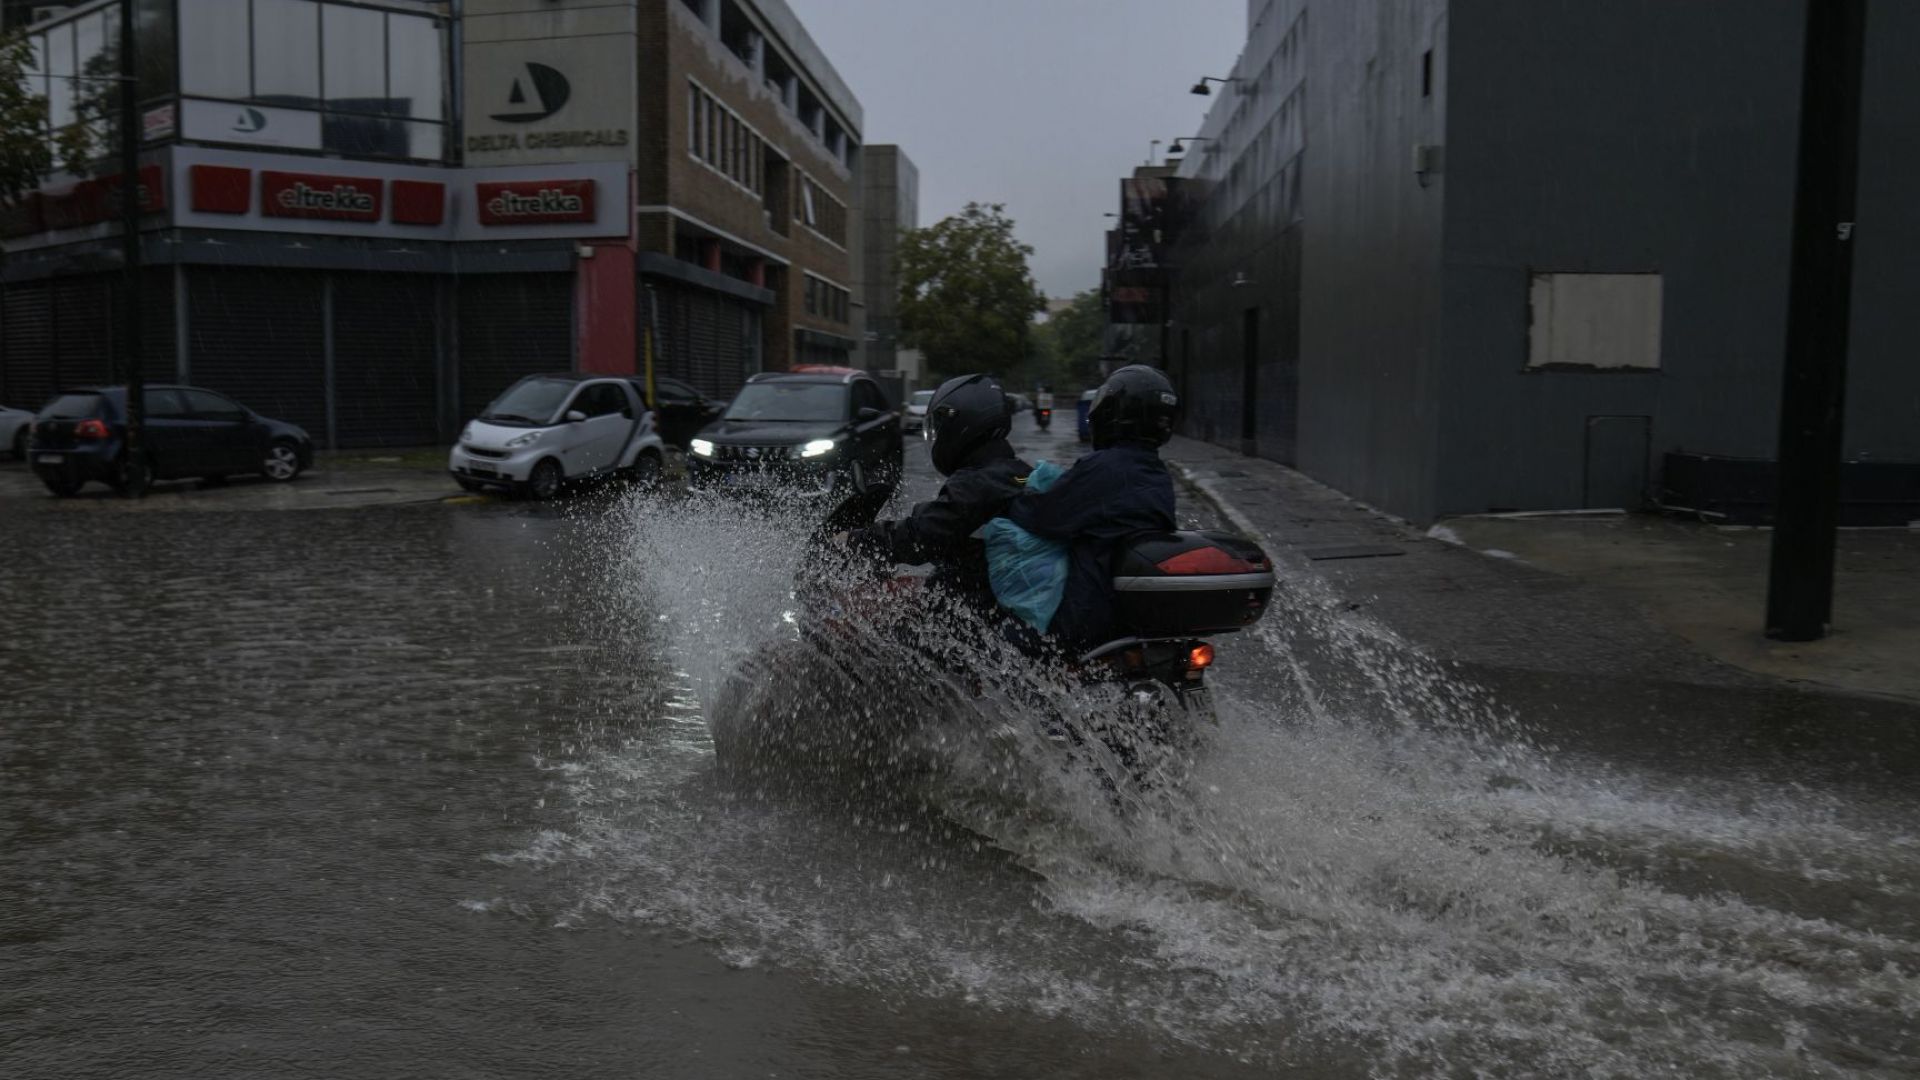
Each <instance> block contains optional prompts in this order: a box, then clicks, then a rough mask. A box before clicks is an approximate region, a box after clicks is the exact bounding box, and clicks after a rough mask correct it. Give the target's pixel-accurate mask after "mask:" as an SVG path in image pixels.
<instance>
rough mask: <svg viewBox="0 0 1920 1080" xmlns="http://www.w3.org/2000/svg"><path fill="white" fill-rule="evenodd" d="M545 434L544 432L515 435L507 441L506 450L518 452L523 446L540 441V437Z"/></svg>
mask: <svg viewBox="0 0 1920 1080" xmlns="http://www.w3.org/2000/svg"><path fill="white" fill-rule="evenodd" d="M545 434H546V432H544V431H529V432H527V433H526V434H525V435H516V436H514V437H513V438H511V439H508V440H507V449H509V450H518V449H519V448H521V447H523V446H532V445H533V444H534V443H537V442H539V441H540V436H542V435H545Z"/></svg>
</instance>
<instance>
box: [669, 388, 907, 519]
mask: <svg viewBox="0 0 1920 1080" xmlns="http://www.w3.org/2000/svg"><path fill="white" fill-rule="evenodd" d="M900 427H901V419H900V415H899V414H898V413H896V412H894V411H893V410H891V409H889V408H888V407H887V396H886V393H885V392H884V391H882V390H881V389H880V384H879V383H877V382H875V381H874V380H873V378H872V377H871V376H869V375H867V374H866V373H865V372H862V371H856V370H853V369H851V368H828V367H803V368H795V369H794V370H792V371H783V372H769V373H766V374H761V375H755V376H754V377H753V378H751V379H749V380H747V385H746V386H744V387H742V388H741V390H740V393H739V394H738V395H736V396H735V397H734V399H733V402H732V404H730V405H728V406H727V411H726V412H725V413H724V414H722V416H721V417H720V419H719V420H718V421H716V422H715V423H713V424H711V425H709V426H708V427H707V429H706V430H705V431H702V432H701V433H700V434H699V436H698V437H696V438H695V439H694V440H693V442H692V445H691V448H690V450H689V452H688V457H687V480H688V482H689V483H690V484H691V485H692V486H694V487H696V488H739V487H749V486H753V485H754V484H756V483H759V484H768V483H771V484H773V485H775V486H778V487H781V488H785V489H788V490H792V491H797V492H799V493H801V494H804V495H810V496H826V497H835V496H837V495H838V494H839V493H841V492H848V491H859V490H868V491H874V490H882V489H891V488H892V487H893V486H894V485H895V484H897V483H898V482H899V479H900V469H901V463H902V461H903V459H904V457H905V448H904V444H903V442H902V439H901V435H900Z"/></svg>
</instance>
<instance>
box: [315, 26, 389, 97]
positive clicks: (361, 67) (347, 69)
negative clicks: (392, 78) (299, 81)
mask: <svg viewBox="0 0 1920 1080" xmlns="http://www.w3.org/2000/svg"><path fill="white" fill-rule="evenodd" d="M320 22H321V26H322V28H323V32H322V35H321V49H322V51H323V52H324V53H325V55H326V59H327V63H326V93H327V108H329V109H334V110H338V111H341V112H360V113H385V112H391V111H392V109H391V108H390V107H389V106H388V104H387V21H386V16H385V15H384V14H382V13H381V12H378V11H372V10H369V9H367V8H355V7H345V6H342V5H340V4H327V5H324V7H323V8H322V12H321V19H320Z"/></svg>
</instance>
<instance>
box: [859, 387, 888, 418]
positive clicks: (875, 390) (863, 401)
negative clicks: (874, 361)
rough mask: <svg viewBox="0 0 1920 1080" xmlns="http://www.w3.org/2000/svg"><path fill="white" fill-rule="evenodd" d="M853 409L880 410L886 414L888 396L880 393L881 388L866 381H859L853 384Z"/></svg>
mask: <svg viewBox="0 0 1920 1080" xmlns="http://www.w3.org/2000/svg"><path fill="white" fill-rule="evenodd" d="M853 407H854V408H856V409H879V410H880V411H881V412H886V411H887V395H885V394H883V393H881V392H880V387H879V386H877V385H875V384H873V383H870V382H868V381H867V380H865V379H858V380H856V381H855V382H854V384H853Z"/></svg>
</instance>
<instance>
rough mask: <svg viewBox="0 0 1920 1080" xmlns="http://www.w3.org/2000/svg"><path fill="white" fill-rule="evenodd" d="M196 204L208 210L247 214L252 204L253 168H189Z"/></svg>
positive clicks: (203, 209)
mask: <svg viewBox="0 0 1920 1080" xmlns="http://www.w3.org/2000/svg"><path fill="white" fill-rule="evenodd" d="M187 187H188V188H189V189H190V193H191V195H192V199H193V203H192V205H193V208H194V209H195V210H198V211H200V212H201V213H206V214H244V213H246V212H247V210H248V209H249V208H250V207H251V206H252V205H253V170H252V169H236V168H234V167H233V166H231V165H193V166H190V167H189V168H188V169H187Z"/></svg>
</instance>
